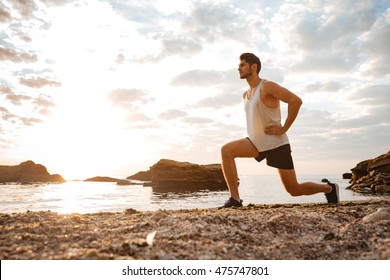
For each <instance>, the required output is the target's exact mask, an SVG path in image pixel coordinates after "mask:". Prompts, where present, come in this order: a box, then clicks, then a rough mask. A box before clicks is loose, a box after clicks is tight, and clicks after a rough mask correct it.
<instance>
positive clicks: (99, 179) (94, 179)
mask: <svg viewBox="0 0 390 280" xmlns="http://www.w3.org/2000/svg"><path fill="white" fill-rule="evenodd" d="M84 182H100V183H117V185H139V184H138V183H134V182H132V181H129V180H126V179H117V178H112V177H105V176H96V177H92V178H88V179H86V180H84Z"/></svg>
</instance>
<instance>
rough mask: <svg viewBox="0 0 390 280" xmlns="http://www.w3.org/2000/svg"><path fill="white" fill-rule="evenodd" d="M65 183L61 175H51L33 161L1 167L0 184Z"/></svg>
mask: <svg viewBox="0 0 390 280" xmlns="http://www.w3.org/2000/svg"><path fill="white" fill-rule="evenodd" d="M8 182H15V183H48V182H53V183H64V182H66V181H65V180H64V178H62V176H61V175H59V174H54V175H50V174H49V172H47V169H46V167H44V166H43V165H41V164H35V163H34V162H33V161H31V160H29V161H25V162H22V163H21V164H19V165H14V166H7V165H0V183H8Z"/></svg>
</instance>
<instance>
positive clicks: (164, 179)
mask: <svg viewBox="0 0 390 280" xmlns="http://www.w3.org/2000/svg"><path fill="white" fill-rule="evenodd" d="M140 174H142V176H144V179H149V180H150V181H151V183H150V184H148V185H151V186H153V188H154V190H158V191H188V190H201V189H208V190H226V189H227V185H226V183H225V179H224V177H223V173H222V168H221V165H220V164H208V165H199V164H193V163H189V162H178V161H174V160H169V159H161V160H160V161H158V162H157V163H156V164H154V165H153V166H151V167H150V170H149V174H148V173H145V172H144V173H140V172H139V173H137V174H135V175H133V176H130V177H128V179H137V178H138V179H139V178H141V177H140V176H139V175H140ZM136 175H138V177H137V176H136ZM145 175H146V176H145ZM149 176H150V177H149ZM149 180H148V181H149Z"/></svg>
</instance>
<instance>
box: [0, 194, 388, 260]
mask: <svg viewBox="0 0 390 280" xmlns="http://www.w3.org/2000/svg"><path fill="white" fill-rule="evenodd" d="M389 208H390V198H381V199H378V200H370V201H365V202H344V203H340V204H338V205H328V204H300V205H296V204H283V205H249V206H246V207H242V208H238V209H223V210H218V209H193V210H177V211H155V212H137V211H135V210H133V209H127V210H126V211H124V212H120V213H94V214H83V215H81V214H57V213H53V212H26V213H21V214H0V259H3V260H5V259H40V260H46V259H62V260H65V259H78V260H80V259H144V260H145V259H165V260H167V259H202V260H203V259H390V219H389V217H388V216H387V217H386V216H383V217H379V219H376V220H375V219H374V220H371V221H369V220H367V218H365V217H367V216H368V215H370V214H372V213H376V211H377V210H378V209H382V210H386V211H388V210H389Z"/></svg>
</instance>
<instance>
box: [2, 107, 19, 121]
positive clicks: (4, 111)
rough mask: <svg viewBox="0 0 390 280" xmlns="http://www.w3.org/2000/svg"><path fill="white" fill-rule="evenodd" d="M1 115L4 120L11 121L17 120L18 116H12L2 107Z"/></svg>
mask: <svg viewBox="0 0 390 280" xmlns="http://www.w3.org/2000/svg"><path fill="white" fill-rule="evenodd" d="M0 115H1V118H2V119H3V120H6V121H9V120H11V119H14V118H17V116H16V115H14V114H12V113H11V112H10V111H9V110H8V109H7V108H5V107H0Z"/></svg>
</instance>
